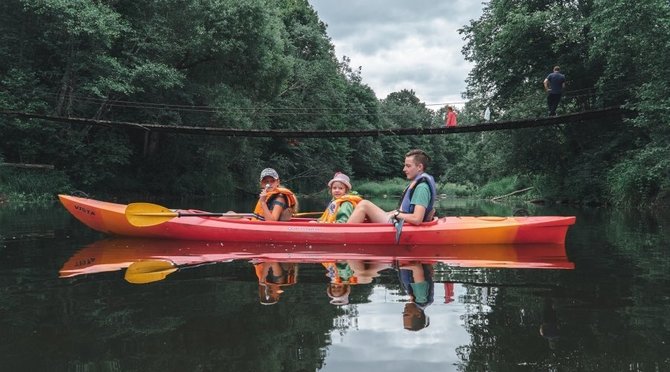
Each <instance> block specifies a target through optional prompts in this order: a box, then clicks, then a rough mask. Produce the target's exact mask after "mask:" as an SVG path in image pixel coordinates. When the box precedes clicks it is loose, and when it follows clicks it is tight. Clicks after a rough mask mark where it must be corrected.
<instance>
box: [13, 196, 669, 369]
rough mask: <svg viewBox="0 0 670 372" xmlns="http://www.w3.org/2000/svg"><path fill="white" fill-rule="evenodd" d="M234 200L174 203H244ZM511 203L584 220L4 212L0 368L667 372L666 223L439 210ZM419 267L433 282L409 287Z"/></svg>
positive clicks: (591, 214)
mask: <svg viewBox="0 0 670 372" xmlns="http://www.w3.org/2000/svg"><path fill="white" fill-rule="evenodd" d="M237 203H239V204H238V205H233V204H232V203H230V202H229V201H225V200H223V201H212V202H208V203H204V202H193V203H192V204H190V205H186V204H184V205H175V204H171V205H170V206H171V207H194V208H201V209H207V210H213V211H224V210H228V209H235V210H243V209H241V208H240V207H239V205H251V204H252V201H237ZM388 203H389V204H390V205H389V208H392V207H393V203H394V202H392V201H389V202H388ZM310 204H311V205H310ZM322 205H323V201H311V202H310V201H307V202H304V203H303V210H304V211H306V210H315V209H320V207H317V206H322ZM519 206H521V207H525V208H527V209H529V212H530V214H531V215H551V214H560V215H576V216H577V224H576V225H575V226H573V227H571V229H570V230H569V232H568V238H567V243H566V245H565V247H561V246H558V247H556V246H532V247H530V246H529V247H524V246H501V247H426V248H425V249H423V250H412V249H408V248H407V247H374V248H372V247H369V248H362V247H340V248H341V249H339V250H338V249H337V247H313V246H308V247H296V246H264V245H248V246H240V245H234V244H225V243H224V244H218V245H217V244H215V243H196V242H186V243H179V242H169V241H146V240H124V239H109V238H108V237H105V236H103V235H101V234H98V233H96V232H93V231H91V230H90V229H88V228H86V227H84V226H83V225H81V224H80V223H79V222H78V221H76V220H74V219H73V218H72V217H70V215H69V214H67V212H65V210H64V209H63V208H61V207H60V206H59V205H54V206H53V207H50V208H40V209H33V210H12V209H9V208H6V207H5V208H2V209H0V256H1V257H2V260H1V261H0V370H2V371H317V370H319V371H338V372H344V371H347V372H349V371H352V372H353V371H668V370H670V346H669V344H668V343H669V342H670V332H669V328H670V320H669V319H670V317H668V313H670V297H669V291H668V290H669V288H670V286H669V284H670V258H669V257H670V255H669V254H668V250H669V249H670V247H669V244H668V240H669V239H668V238H670V233H669V232H668V226H669V223H670V218H669V217H668V213H663V212H657V211H656V212H655V213H654V214H648V213H647V214H645V213H639V212H633V211H628V212H623V211H617V210H611V209H574V208H565V207H562V208H559V207H537V206H528V205H507V204H490V203H485V202H478V201H465V200H456V201H450V202H442V203H441V205H440V212H441V214H442V215H446V214H450V215H510V214H511V213H512V212H513V211H514V210H515V209H517V208H518V207H519ZM310 207H312V208H310ZM413 254H415V255H418V256H419V257H416V256H413ZM157 258H160V259H157ZM335 264H338V266H339V269H340V270H339V271H338V272H339V273H340V274H341V276H340V281H342V283H344V284H346V283H347V282H349V283H352V282H355V283H353V284H351V285H350V286H349V290H350V292H349V294H348V296H347V295H343V296H337V294H338V293H337V290H338V289H340V288H344V290H346V286H345V287H339V286H337V285H335V286H333V287H332V288H331V290H330V292H329V290H328V288H329V283H330V282H338V280H337V278H334V279H331V278H330V277H329V276H328V274H329V273H330V274H331V276H332V274H333V273H334V272H335V268H336V266H333V265H335ZM129 266H130V267H129ZM126 268H128V269H127V271H126ZM263 270H265V273H267V275H266V274H258V275H257V274H256V272H257V271H258V272H259V273H261V272H263ZM270 270H272V271H270ZM329 270H330V271H329ZM412 270H414V271H413V272H414V273H415V275H421V274H425V276H426V277H427V280H426V283H427V285H425V286H416V288H414V287H412V286H410V287H408V288H405V287H404V286H403V284H402V282H403V281H404V280H405V278H406V277H407V274H408V273H409V272H411V271H412ZM275 274H279V275H275ZM259 276H261V277H262V278H263V279H259ZM349 276H353V277H355V279H351V278H349ZM342 279H344V280H342ZM347 279H348V281H347ZM259 280H260V281H261V282H262V283H260V284H259ZM335 284H337V283H335ZM426 290H428V295H427V296H424V294H425V293H426V292H425V291H426ZM411 291H416V293H415V295H416V297H415V298H412V296H411V295H410V293H411ZM331 302H334V303H336V304H331ZM347 302H348V303H347ZM338 303H339V305H338ZM343 303H344V304H343ZM422 313H423V314H424V315H425V316H426V317H425V320H424V318H423V317H422ZM406 326H407V327H408V328H414V329H415V330H407V329H405V327H406Z"/></svg>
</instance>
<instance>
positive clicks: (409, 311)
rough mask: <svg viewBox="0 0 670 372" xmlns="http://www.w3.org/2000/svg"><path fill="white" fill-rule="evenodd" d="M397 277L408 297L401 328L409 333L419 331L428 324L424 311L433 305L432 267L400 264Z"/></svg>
mask: <svg viewBox="0 0 670 372" xmlns="http://www.w3.org/2000/svg"><path fill="white" fill-rule="evenodd" d="M399 276H400V285H401V286H402V288H403V289H404V290H405V292H407V294H409V296H410V302H409V303H407V304H405V309H404V311H403V314H402V319H403V327H404V328H405V329H406V330H409V331H420V330H422V329H424V328H426V327H428V325H429V324H430V319H429V318H428V316H427V315H426V313H425V309H426V307H428V306H429V305H430V304H432V303H433V295H434V283H433V267H432V266H431V265H429V264H421V263H406V264H400V266H399Z"/></svg>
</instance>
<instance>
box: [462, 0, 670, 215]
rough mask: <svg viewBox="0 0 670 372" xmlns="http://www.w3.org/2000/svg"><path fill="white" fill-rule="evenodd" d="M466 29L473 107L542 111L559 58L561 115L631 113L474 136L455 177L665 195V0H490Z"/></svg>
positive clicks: (669, 125) (577, 193)
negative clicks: (601, 110)
mask: <svg viewBox="0 0 670 372" xmlns="http://www.w3.org/2000/svg"><path fill="white" fill-rule="evenodd" d="M640 20H645V21H644V22H640ZM461 32H462V33H463V34H464V35H465V39H466V42H467V43H466V46H465V47H464V50H463V52H464V54H465V56H466V58H467V59H468V60H470V61H472V62H473V63H474V68H473V70H472V72H471V73H470V75H469V78H468V83H469V85H468V90H467V92H466V95H467V97H468V98H469V99H470V103H469V104H468V107H467V108H466V110H468V111H470V112H471V113H476V112H483V110H484V107H490V108H491V110H492V111H493V117H495V118H497V119H513V118H518V117H536V116H543V115H546V114H545V112H546V111H545V110H546V109H545V107H546V105H545V104H544V99H545V98H544V97H545V96H544V92H543V89H542V81H543V80H544V78H545V77H546V76H547V74H548V73H549V72H550V71H551V69H552V67H553V66H554V65H560V66H561V71H562V72H564V73H565V74H566V76H567V78H568V82H567V87H566V93H565V95H564V99H563V102H562V104H561V105H562V106H561V110H563V112H564V113H565V112H571V111H580V110H584V109H592V108H598V107H611V106H619V105H623V106H624V107H626V108H628V109H629V110H631V111H630V112H629V114H628V115H627V117H626V119H625V120H624V121H623V122H622V123H619V122H616V121H614V122H613V121H611V120H602V121H594V122H590V123H584V124H583V125H571V126H566V127H564V128H542V129H527V130H519V131H510V132H506V133H494V134H486V135H484V136H481V137H478V136H472V137H471V138H466V139H465V141H468V143H469V144H470V146H468V150H467V151H466V152H465V153H464V154H461V156H459V159H464V160H467V162H465V163H460V168H459V169H455V170H454V173H453V176H454V177H458V178H461V179H471V180H476V181H477V182H478V183H480V184H481V183H482V182H486V181H490V180H497V179H501V178H503V177H505V176H520V177H525V178H526V179H527V181H526V184H533V185H535V186H536V187H537V188H539V189H541V190H542V193H543V194H544V195H554V196H555V197H557V198H565V199H573V200H574V199H580V200H583V201H594V202H603V201H612V202H615V203H625V204H636V203H639V202H653V201H661V200H663V199H665V200H666V201H667V197H668V191H670V181H669V180H670V162H669V161H668V159H670V147H669V146H668V143H670V142H669V139H670V138H669V135H670V133H669V129H670V119H668V118H669V117H670V100H669V99H670V98H669V97H668V91H669V90H668V89H669V88H668V83H667V82H668V79H667V77H666V74H665V73H664V72H663V69H664V67H665V66H667V65H668V63H670V56H669V55H668V53H666V52H665V50H667V48H668V46H670V5H669V4H668V2H667V1H663V0H650V1H642V2H630V1H624V0H615V1H600V0H582V1H555V0H543V1H517V0H492V1H490V2H489V3H488V4H487V5H486V6H485V8H484V12H483V15H482V17H481V18H480V19H478V20H474V21H472V22H471V23H470V24H469V25H466V26H465V27H463V28H462V29H461ZM559 114H560V112H559ZM475 159H478V160H479V161H475Z"/></svg>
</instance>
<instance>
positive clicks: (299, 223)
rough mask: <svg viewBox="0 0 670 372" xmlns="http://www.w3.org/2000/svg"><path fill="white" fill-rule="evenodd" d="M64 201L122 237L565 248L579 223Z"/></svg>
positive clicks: (566, 219)
mask: <svg viewBox="0 0 670 372" xmlns="http://www.w3.org/2000/svg"><path fill="white" fill-rule="evenodd" d="M60 200H61V202H62V203H63V205H64V206H65V208H66V209H67V210H68V211H69V212H70V213H71V214H72V215H73V216H74V217H76V218H77V219H79V220H80V221H81V222H83V223H84V224H85V225H87V226H89V227H90V228H92V229H94V230H97V231H101V232H104V233H107V234H111V235H117V236H131V237H144V238H165V239H181V240H208V241H226V242H231V241H238V242H276V243H311V244H344V243H346V244H357V245H367V244H394V243H396V241H397V239H399V242H400V244H412V245H423V244H428V245H431V244H453V245H456V244H459V245H460V244H468V245H471V244H535V243H554V244H563V243H564V242H565V235H566V232H567V230H568V227H569V226H570V225H572V224H574V223H575V217H562V216H536V217H493V216H492V217H442V218H439V219H435V220H433V221H431V222H426V223H424V224H422V225H420V226H412V225H409V224H405V225H404V226H402V225H396V226H394V225H393V224H391V223H360V224H315V223H309V220H308V219H304V218H303V219H293V220H291V221H286V222H265V221H253V220H249V219H244V218H222V217H221V216H220V214H218V216H216V217H214V216H211V215H212V214H209V215H208V216H202V213H206V212H200V211H188V210H177V211H174V210H169V209H166V208H164V209H161V210H159V211H153V210H152V211H145V212H138V211H133V212H132V213H128V211H127V209H126V207H127V206H126V205H124V204H115V203H108V202H102V201H97V200H93V199H85V198H78V197H73V196H67V195H60ZM141 204H146V203H141ZM158 207H160V206H158ZM160 208H162V207H160ZM197 214H200V216H197ZM177 215H180V217H176V216H177ZM129 219H130V222H129ZM132 221H135V222H134V224H131V222H132ZM152 221H153V222H152ZM139 225H141V226H139ZM398 226H402V227H401V228H398Z"/></svg>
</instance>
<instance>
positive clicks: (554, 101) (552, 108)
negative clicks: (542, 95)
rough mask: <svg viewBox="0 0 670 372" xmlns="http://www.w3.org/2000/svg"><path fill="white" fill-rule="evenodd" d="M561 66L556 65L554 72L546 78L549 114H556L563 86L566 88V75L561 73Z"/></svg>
mask: <svg viewBox="0 0 670 372" xmlns="http://www.w3.org/2000/svg"><path fill="white" fill-rule="evenodd" d="M560 71H561V68H560V67H559V66H555V67H554V72H552V73H551V74H549V75H548V76H547V78H546V79H544V90H545V91H546V92H547V107H548V108H549V116H556V108H557V107H558V103H559V102H560V101H561V95H562V94H563V88H565V75H563V74H561V72H560Z"/></svg>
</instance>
